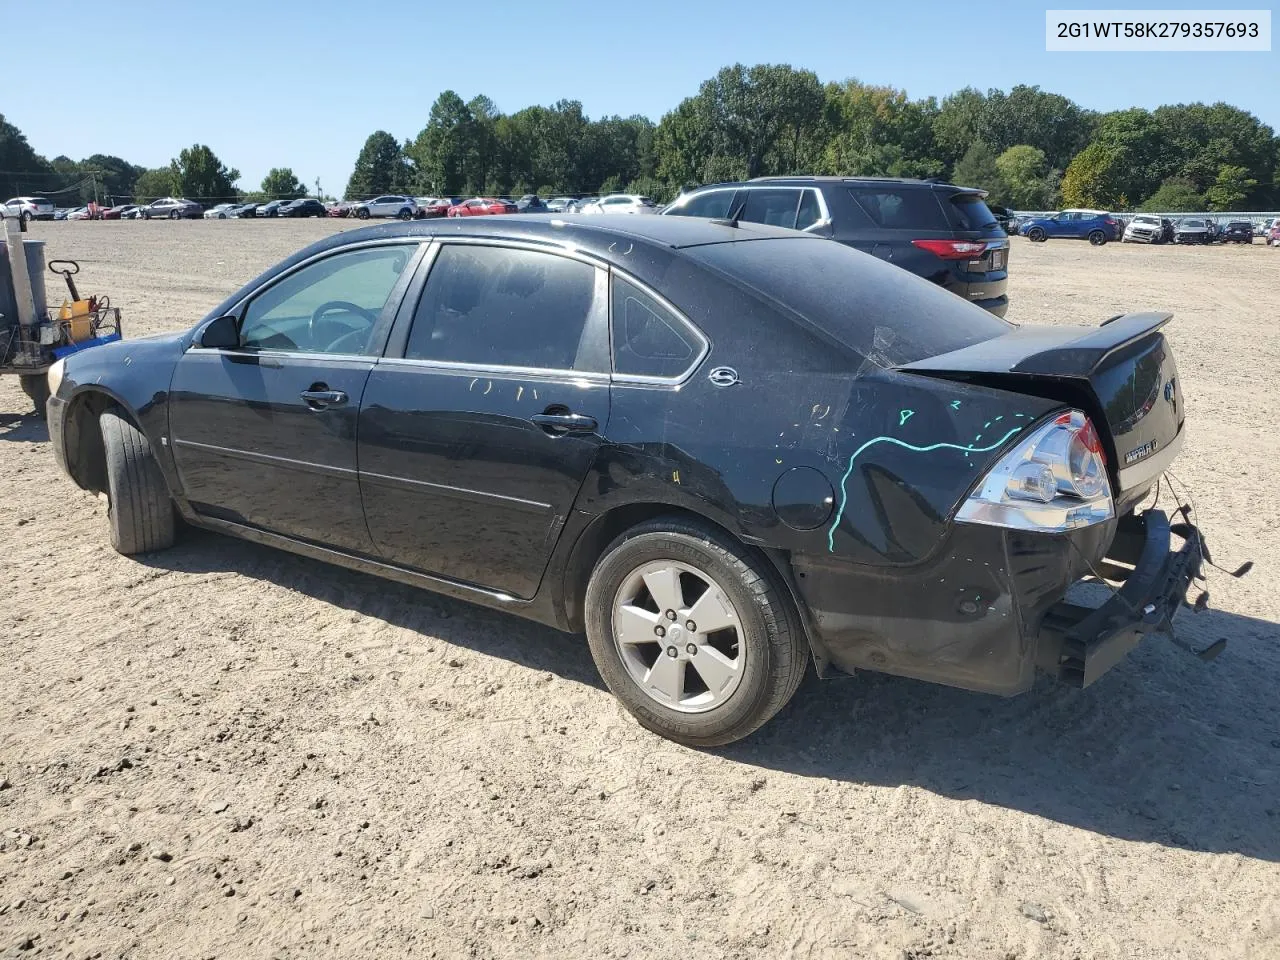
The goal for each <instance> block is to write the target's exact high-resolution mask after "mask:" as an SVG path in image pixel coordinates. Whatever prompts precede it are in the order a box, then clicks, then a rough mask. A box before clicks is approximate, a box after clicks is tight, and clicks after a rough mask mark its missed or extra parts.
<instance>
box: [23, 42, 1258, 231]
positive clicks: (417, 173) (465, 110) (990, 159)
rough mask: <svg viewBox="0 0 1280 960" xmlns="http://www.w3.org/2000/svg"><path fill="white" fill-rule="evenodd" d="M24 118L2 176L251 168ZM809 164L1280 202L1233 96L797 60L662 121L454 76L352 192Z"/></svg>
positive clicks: (661, 191) (137, 175)
mask: <svg viewBox="0 0 1280 960" xmlns="http://www.w3.org/2000/svg"><path fill="white" fill-rule="evenodd" d="M10 130H11V128H7V126H6V125H5V124H4V122H3V118H0V187H5V185H6V183H7V182H12V180H13V178H12V176H11V175H10V174H9V173H8V171H12V170H15V169H20V168H19V166H16V165H15V164H19V163H21V162H22V158H21V157H18V158H17V159H16V160H14V159H9V157H10V155H11V154H13V153H14V152H15V150H16V152H17V153H21V152H22V151H21V149H19V148H15V146H14V144H15V135H16V141H18V142H19V147H20V148H25V150H26V151H27V153H29V154H30V157H28V162H30V163H37V162H38V163H41V164H45V165H46V166H47V167H48V169H49V173H51V174H55V173H61V174H64V175H65V176H66V177H71V176H74V175H75V174H76V173H77V170H79V171H83V170H84V169H87V168H101V169H103V170H107V169H110V170H111V171H113V173H112V176H113V177H115V178H116V180H115V181H114V182H113V186H118V187H121V188H124V187H125V185H126V184H125V181H128V180H130V177H131V178H132V180H131V183H129V184H128V189H127V190H126V192H131V193H132V195H134V196H135V197H138V198H148V197H153V196H159V195H164V194H169V193H173V194H181V195H187V196H192V197H195V198H197V199H212V198H225V199H232V198H233V197H237V196H239V195H240V193H239V191H238V190H237V188H236V186H235V184H236V181H237V180H238V178H239V173H238V172H237V171H236V170H234V169H229V168H227V167H225V166H224V165H223V164H222V162H221V161H220V160H219V159H218V158H217V156H216V155H215V154H214V153H213V151H212V150H210V149H209V148H208V147H207V146H204V145H199V144H197V145H193V146H192V147H190V148H188V149H186V150H183V151H182V152H181V153H180V154H179V155H178V156H177V157H175V158H174V160H173V161H172V162H171V163H170V164H169V165H168V166H167V167H162V168H159V169H155V170H144V169H141V168H136V167H130V165H129V164H127V163H125V162H124V161H123V160H120V159H119V158H115V157H101V156H98V155H95V156H94V157H90V158H87V159H86V160H84V161H81V162H80V165H79V166H78V167H77V166H76V165H75V164H74V163H72V161H69V160H68V159H67V158H65V157H60V158H57V159H55V160H54V161H52V162H48V163H46V161H43V160H42V159H41V158H39V157H36V155H35V154H34V152H32V151H31V150H30V147H28V146H27V145H26V141H25V140H24V139H22V137H21V134H20V133H18V132H17V131H16V130H13V131H12V132H10ZM60 163H61V164H62V167H61V168H59V167H58V164H60ZM797 173H811V174H834V175H844V176H893V177H922V178H929V177H934V178H940V179H947V180H951V181H953V182H955V183H960V184H963V185H966V186H977V187H982V188H984V189H986V190H988V191H989V193H990V199H991V201H992V202H995V203H1000V204H1003V205H1005V206H1010V207H1013V208H1015V209H1022V210H1041V209H1051V208H1054V207H1057V206H1059V205H1063V206H1083V207H1102V208H1106V209H1112V210H1128V209H1155V210H1179V209H1182V210H1203V209H1210V210H1222V211H1230V210H1242V209H1271V208H1276V207H1280V184H1278V182H1277V181H1278V180H1280V138H1277V137H1276V135H1275V132H1274V131H1273V130H1272V129H1271V128H1270V127H1269V126H1267V125H1265V124H1263V123H1262V122H1261V121H1260V120H1258V118H1257V117H1255V116H1253V115H1252V114H1250V113H1248V112H1247V111H1244V110H1241V109H1239V108H1237V107H1233V106H1231V105H1229V104H1226V103H1215V104H1209V105H1206V104H1201V103H1195V104H1176V105H1168V106H1162V107H1158V108H1156V109H1155V110H1147V109H1143V108H1132V109H1128V110H1119V111H1114V112H1110V113H1099V112H1097V111H1093V110H1089V109H1087V108H1084V107H1082V106H1080V105H1079V104H1076V103H1074V102H1073V101H1072V100H1070V99H1069V98H1067V97H1064V96H1062V95H1060V94H1055V93H1050V92H1047V91H1044V90H1041V89H1040V88H1039V87H1037V86H1027V85H1019V86H1015V87H1014V88H1013V89H1011V90H1009V91H1007V92H1006V91H1003V90H997V89H991V90H987V91H985V92H983V91H980V90H977V89H974V88H972V87H966V88H964V89H962V90H959V91H957V92H955V93H953V94H951V95H949V96H947V97H944V98H942V99H941V100H938V99H937V98H934V97H927V98H923V99H915V100H913V99H911V98H910V97H908V96H907V94H906V92H905V91H902V90H899V89H896V88H894V87H889V86H877V85H873V84H866V83H863V82H861V81H858V80H845V81H842V82H838V83H825V84H824V83H822V82H821V81H819V79H818V77H817V75H816V74H814V73H813V72H812V71H808V70H801V69H796V68H793V67H791V66H788V65H786V64H758V65H756V66H751V67H747V66H743V65H741V64H735V65H734V66H730V67H725V68H724V69H722V70H720V71H719V72H718V73H717V74H716V75H715V76H714V77H711V78H710V79H708V80H707V81H705V82H704V83H703V84H702V85H701V86H700V87H699V89H698V91H697V93H696V94H695V95H693V96H691V97H687V98H685V99H684V100H682V101H681V102H680V103H679V104H678V105H677V106H676V107H675V108H674V109H673V110H671V111H670V112H669V113H667V114H666V115H665V116H663V117H662V118H661V120H660V121H659V122H658V123H656V124H655V123H653V122H652V121H651V120H649V119H648V118H646V117H641V116H631V117H621V116H606V117H601V118H598V119H595V120H593V119H591V118H589V117H587V116H586V114H585V113H584V112H583V108H582V104H581V103H580V102H579V101H576V100H561V101H559V102H557V103H555V104H553V105H551V106H530V107H525V108H524V109H522V110H519V111H517V112H515V113H510V114H507V113H503V112H502V111H501V110H499V109H498V107H497V106H496V105H495V104H494V102H493V101H492V100H490V99H489V98H488V97H485V96H477V97H474V98H472V99H471V100H463V98H462V97H460V96H459V95H458V94H457V93H455V92H454V91H452V90H446V91H445V92H443V93H441V94H440V95H439V96H438V97H437V98H436V101H435V102H434V103H433V104H432V106H431V108H430V111H429V113H428V115H427V118H426V124H425V126H423V128H422V129H421V130H420V131H419V132H418V133H417V135H416V136H414V137H412V138H407V139H405V140H403V141H402V140H399V139H397V137H396V136H394V135H393V134H391V133H389V132H387V131H385V130H378V131H375V132H374V133H372V134H371V135H370V136H369V137H368V139H367V140H366V141H365V144H364V146H363V147H362V149H361V150H360V152H359V155H358V156H357V157H356V160H355V166H354V170H353V173H352V175H351V179H350V180H349V181H348V183H347V187H346V191H345V195H346V197H347V198H348V199H362V198H365V197H370V196H376V195H377V194H380V193H408V194H415V195H431V196H453V195H468V196H473V195H519V194H524V193H538V194H542V195H551V194H592V193H609V192H615V191H621V190H625V191H627V192H632V193H641V194H647V195H649V196H652V197H654V198H655V199H657V200H660V201H665V200H668V199H670V198H671V197H673V196H674V195H676V194H677V193H678V192H679V191H680V190H682V189H685V188H688V187H691V186H696V185H699V184H703V183H710V182H716V181H723V180H736V179H745V178H750V177H755V176H764V175H776V174H797ZM6 177H7V178H8V180H6ZM317 187H318V185H317ZM260 192H261V193H262V194H263V195H270V196H302V195H304V193H305V192H306V187H305V186H304V185H303V184H302V183H300V182H299V181H298V180H297V178H296V177H294V175H293V172H292V171H291V170H289V169H287V168H282V169H279V170H273V171H271V173H270V174H269V175H268V176H267V178H266V179H264V181H263V183H262V190H261V191H260ZM316 192H317V193H318V192H319V190H318V189H317V191H316ZM0 193H6V195H12V191H8V190H7V189H0Z"/></svg>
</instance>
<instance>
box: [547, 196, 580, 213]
mask: <svg viewBox="0 0 1280 960" xmlns="http://www.w3.org/2000/svg"><path fill="white" fill-rule="evenodd" d="M576 203H577V200H576V199H574V198H573V197H552V198H551V199H550V200H548V201H547V212H548V213H571V212H572V211H571V210H570V209H569V205H570V204H576Z"/></svg>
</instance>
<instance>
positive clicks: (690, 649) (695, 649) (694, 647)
mask: <svg viewBox="0 0 1280 960" xmlns="http://www.w3.org/2000/svg"><path fill="white" fill-rule="evenodd" d="M684 649H685V651H686V652H687V653H688V654H689V655H690V656H692V655H693V654H695V653H697V652H698V645H697V644H695V643H691V644H689V645H688V646H687V647H685V648H684Z"/></svg>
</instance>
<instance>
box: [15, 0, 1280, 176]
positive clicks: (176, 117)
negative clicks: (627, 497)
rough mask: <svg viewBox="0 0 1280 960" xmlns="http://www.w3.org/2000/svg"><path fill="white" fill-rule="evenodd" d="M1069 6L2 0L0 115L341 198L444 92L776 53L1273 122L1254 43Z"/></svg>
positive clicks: (841, 72)
mask: <svg viewBox="0 0 1280 960" xmlns="http://www.w3.org/2000/svg"><path fill="white" fill-rule="evenodd" d="M1239 5H1240V6H1247V5H1248V4H1239ZM1068 6H1069V4H1068V3H1065V2H1062V0H1058V2H1055V3H1052V4H1036V3H1028V2H1025V0H1013V2H1009V0H992V2H990V3H987V4H963V5H962V4H956V3H943V2H922V0H915V2H912V3H896V4H895V3H876V4H874V5H872V4H863V3H855V2H850V0H789V2H787V3H778V2H766V0H740V2H737V3H712V2H703V3H697V2H689V0H685V2H673V0H646V2H644V3H641V4H635V3H600V2H598V0H592V2H587V0H562V2H543V3H538V4H531V3H527V2H526V3H509V2H500V0H490V2H488V3H484V4H481V5H479V6H477V7H469V6H464V5H453V4H442V3H438V2H430V0H418V2H414V0H365V2H362V3H361V2H351V0H306V2H304V0H257V2H248V0H223V2H221V3H217V4H194V3H184V2H176V3H175V2H173V0H168V2H155V0H117V2H116V3H111V4H102V3H101V2H99V0H94V2H92V3H91V2H88V0H61V2H60V3H58V4H57V14H58V15H57V20H58V22H59V23H61V24H64V25H67V29H63V30H59V31H58V36H59V39H58V40H56V41H50V42H49V43H46V42H44V41H42V40H41V39H40V38H41V37H49V36H51V34H52V30H51V26H50V23H51V21H50V20H49V10H48V9H46V5H45V4H41V3H38V2H30V0H26V2H23V0H0V9H2V10H3V17H2V18H0V19H2V20H3V25H4V26H3V34H4V36H5V37H6V38H7V40H6V44H5V47H6V49H9V48H11V42H12V41H13V39H14V38H29V39H30V40H31V42H32V48H31V56H28V57H24V59H23V60H22V62H21V63H20V65H19V69H18V70H17V71H8V72H6V73H5V75H4V76H5V82H4V84H3V85H2V86H0V113H3V114H5V116H6V117H7V118H8V119H9V121H10V122H12V123H15V124H16V125H17V126H18V127H19V128H20V129H21V130H22V131H23V132H24V133H26V135H27V137H28V139H29V140H30V142H31V145H32V146H33V147H34V148H35V149H36V150H37V151H38V152H40V153H42V154H44V155H45V156H48V157H54V156H57V155H58V154H64V153H65V154H67V155H69V156H71V157H73V158H75V159H80V158H82V157H84V156H87V155H89V154H91V153H107V154H115V155H118V156H121V157H123V158H125V159H126V160H129V161H131V162H133V163H140V164H145V165H148V166H158V165H160V164H163V163H166V162H168V160H169V159H170V158H172V157H174V156H176V155H177V153H178V151H179V150H180V149H182V148H183V147H185V146H189V145H190V144H192V143H195V142H203V143H207V144H209V146H211V147H212V148H213V150H214V151H215V152H216V153H217V154H218V155H219V157H221V159H222V160H223V162H225V163H226V164H227V165H228V166H232V167H236V168H238V169H239V170H240V172H241V174H242V176H241V180H240V186H241V187H242V188H244V189H253V188H256V187H257V186H258V184H259V183H260V181H261V179H262V177H263V175H264V174H265V173H266V172H267V170H268V169H269V168H271V167H273V166H289V167H292V168H293V170H294V172H295V173H296V174H297V175H298V176H299V177H300V178H301V179H302V180H304V181H305V182H306V183H307V184H308V185H312V184H314V181H315V180H316V178H317V177H318V178H319V179H320V181H321V184H322V186H323V188H324V190H325V191H326V192H327V193H335V194H339V195H340V194H341V191H342V189H343V187H344V186H345V185H346V180H347V177H348V176H349V175H350V172H351V166H352V163H353V162H354V160H355V157H356V154H357V153H358V152H359V149H360V146H361V145H362V144H363V142H364V139H365V137H367V136H368V135H369V134H370V133H372V132H373V131H374V130H377V129H379V128H381V129H385V130H388V131H390V132H391V133H392V134H394V135H395V136H396V137H398V138H400V139H401V140H403V139H405V138H407V137H413V136H414V135H415V134H416V133H417V132H418V131H419V130H420V129H421V128H422V127H423V126H424V125H425V123H426V120H427V115H428V112H429V110H430V108H431V103H432V101H434V100H435V98H436V96H437V95H438V94H439V93H440V92H441V91H442V90H445V89H450V88H452V89H454V90H456V91H457V92H458V93H459V94H461V96H462V97H463V98H464V99H470V98H471V97H472V96H475V95H476V94H479V93H485V94H487V95H488V96H489V97H490V98H491V99H493V100H494V102H495V103H497V105H498V107H499V108H500V109H501V110H503V111H505V112H514V111H515V110H518V109H520V108H521V107H525V106H528V105H530V104H535V103H541V104H550V103H553V102H554V101H556V100H558V99H562V98H563V99H576V100H580V101H582V104H583V107H584V109H585V110H586V112H587V114H588V115H589V116H591V117H597V116H600V115H603V114H614V113H617V114H622V115H624V116H626V115H630V114H635V113H639V114H644V115H646V116H648V117H651V118H652V119H653V120H655V121H657V120H658V119H659V118H660V117H661V116H662V114H663V113H665V112H666V111H667V110H669V109H671V108H672V107H674V106H675V105H676V104H677V103H678V102H679V101H680V100H681V99H682V98H683V97H686V96H689V95H691V94H693V93H695V92H696V91H697V88H698V85H699V83H701V82H702V81H703V80H705V79H707V78H708V77H710V76H711V75H712V74H714V73H715V72H716V70H718V69H719V68H720V67H722V66H725V65H727V64H731V63H734V62H742V63H745V64H753V63H762V62H771V63H790V64H791V65H793V66H796V67H804V68H808V69H810V70H813V71H815V72H816V73H817V74H818V76H819V78H820V79H822V80H823V81H826V80H841V79H844V78H846V77H857V78H858V79H860V80H863V81H865V82H868V83H877V84H892V85H893V86H897V87H901V88H904V89H906V91H907V92H908V93H909V94H910V95H911V96H912V97H922V96H929V95H933V96H938V97H942V96H945V95H946V94H948V93H950V92H952V91H954V90H957V89H959V88H960V87H963V86H966V85H971V86H976V87H979V88H981V89H986V88H988V87H1000V88H1002V89H1008V88H1009V87H1011V86H1013V85H1014V84H1017V83H1028V84H1039V85H1040V86H1041V87H1042V88H1044V89H1046V90H1051V91H1054V92H1057V93H1062V94H1065V95H1066V96H1069V97H1071V98H1072V99H1073V100H1075V101H1077V102H1078V103H1080V104H1082V105H1083V106H1087V107H1091V108H1094V109H1097V110H1110V109H1115V108H1119V107H1128V106H1134V105H1137V106H1144V107H1155V106H1158V105H1159V104H1162V103H1178V102H1191V101H1196V100H1202V101H1206V102H1212V101H1215V100H1226V101H1228V102H1230V103H1233V104H1235V105H1237V106H1240V107H1242V108H1244V109H1246V110H1250V111H1252V112H1253V113H1254V114H1256V115H1257V116H1258V117H1260V118H1261V119H1262V120H1263V121H1264V122H1266V123H1268V124H1270V125H1271V126H1272V127H1273V128H1280V59H1278V58H1280V54H1278V53H1276V52H1274V50H1273V52H1270V53H1211V54H1205V53H1163V54H1160V53H1046V52H1045V50H1044V11H1045V9H1046V8H1047V7H1051V8H1055V9H1056V8H1062V7H1068ZM1081 6H1084V5H1083V4H1082V5H1081ZM1093 6H1100V4H1097V3H1094V4H1093ZM1126 6H1128V5H1126ZM1163 6H1164V7H1165V8H1200V9H1204V8H1209V7H1212V6H1213V4H1211V3H1207V2H1201V3H1191V4H1175V3H1170V2H1167V0H1166V3H1165V4H1164V5H1163ZM1219 6H1220V5H1219ZM70 25H75V26H74V29H72V28H71V26H70ZM1277 27H1280V22H1278V23H1277ZM93 47H96V50H97V52H96V54H94V55H92V56H91V57H85V58H84V59H79V58H81V57H82V56H83V55H84V54H85V53H86V52H87V51H88V50H90V49H91V48H93ZM15 77H16V81H17V82H16V85H15V84H14V83H12V82H11V81H12V80H13V79H14V78H15Z"/></svg>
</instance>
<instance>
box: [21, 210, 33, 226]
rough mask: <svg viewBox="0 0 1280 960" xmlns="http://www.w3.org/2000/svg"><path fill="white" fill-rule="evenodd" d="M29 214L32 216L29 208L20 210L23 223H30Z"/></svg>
mask: <svg viewBox="0 0 1280 960" xmlns="http://www.w3.org/2000/svg"><path fill="white" fill-rule="evenodd" d="M31 216H32V215H31V211H30V210H23V211H22V222H23V223H30V222H31Z"/></svg>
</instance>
